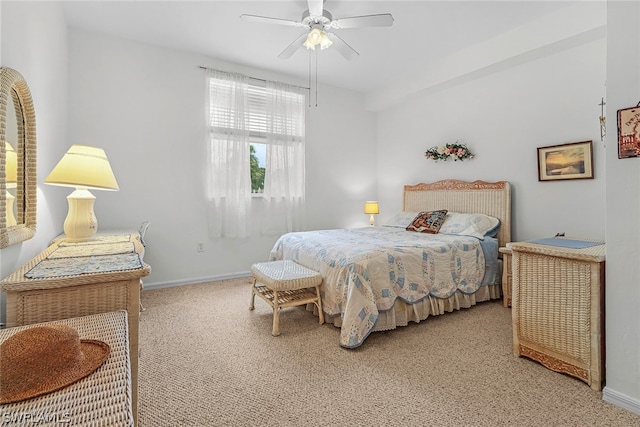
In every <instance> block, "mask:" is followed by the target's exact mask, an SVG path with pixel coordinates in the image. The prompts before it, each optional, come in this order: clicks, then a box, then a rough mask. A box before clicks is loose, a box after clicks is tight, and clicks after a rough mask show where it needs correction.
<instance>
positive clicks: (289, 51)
mask: <svg viewBox="0 0 640 427" xmlns="http://www.w3.org/2000/svg"><path fill="white" fill-rule="evenodd" d="M306 38H307V33H304V34H300V37H298V38H297V39H295V40H294V41H293V42H291V44H290V45H289V46H287V47H286V48H285V50H283V51H282V52H280V55H278V58H280V59H289V58H291V55H293V54H294V53H296V51H297V50H298V49H300V48H301V47H302V43H304V41H305V39H306Z"/></svg>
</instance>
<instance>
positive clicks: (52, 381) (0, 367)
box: [0, 325, 110, 404]
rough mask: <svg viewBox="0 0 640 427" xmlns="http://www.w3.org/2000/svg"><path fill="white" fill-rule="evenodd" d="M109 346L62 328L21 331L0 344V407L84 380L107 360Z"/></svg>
mask: <svg viewBox="0 0 640 427" xmlns="http://www.w3.org/2000/svg"><path fill="white" fill-rule="evenodd" d="M109 351H110V347H109V345H108V344H107V343H104V342H102V341H97V340H81V339H80V336H79V335H78V331H76V330H75V329H73V328H71V327H69V326H65V325H43V326H34V327H32V328H29V329H24V330H22V331H20V332H17V333H16V334H14V335H12V336H11V337H9V338H7V340H6V341H5V342H3V343H2V344H0V404H3V403H12V402H18V401H21V400H25V399H30V398H32V397H36V396H40V395H42V394H46V393H50V392H52V391H55V390H59V389H61V388H63V387H66V386H68V385H70V384H73V383H74V382H76V381H78V380H80V379H82V378H84V377H86V376H87V375H89V374H90V373H92V372H93V371H95V370H96V369H98V368H99V367H100V365H102V363H103V362H104V361H105V360H107V357H109Z"/></svg>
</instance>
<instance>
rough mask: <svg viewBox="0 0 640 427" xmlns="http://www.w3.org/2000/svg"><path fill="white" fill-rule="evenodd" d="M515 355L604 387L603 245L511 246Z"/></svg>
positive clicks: (527, 244)
mask: <svg viewBox="0 0 640 427" xmlns="http://www.w3.org/2000/svg"><path fill="white" fill-rule="evenodd" d="M511 249H512V251H513V295H512V319H513V350H514V353H515V354H516V355H518V356H526V357H528V358H531V359H534V360H536V361H538V362H540V363H542V364H543V365H544V366H546V367H548V368H549V369H552V370H554V371H557V372H562V373H565V374H568V375H572V376H574V377H576V378H579V379H581V380H582V381H584V382H586V383H587V384H589V385H590V386H591V388H592V389H594V390H600V389H601V388H602V385H603V383H604V378H605V375H604V366H605V364H604V361H605V350H604V277H605V275H604V268H605V245H604V243H600V244H598V245H596V246H590V247H586V248H582V249H569V248H566V247H557V246H548V245H541V244H535V243H527V242H520V243H511Z"/></svg>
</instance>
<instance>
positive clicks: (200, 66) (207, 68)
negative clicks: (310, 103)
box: [198, 65, 310, 90]
mask: <svg viewBox="0 0 640 427" xmlns="http://www.w3.org/2000/svg"><path fill="white" fill-rule="evenodd" d="M198 68H202V69H203V70H211V71H222V70H216V69H215V68H209V67H203V66H202V65H198ZM225 72H227V73H228V71H225ZM247 77H249V78H250V79H253V80H258V81H260V82H267V80H265V79H259V78H257V77H252V76H247ZM275 83H281V84H286V85H289V86H295V87H299V88H300V89H306V90H310V88H308V87H306V86H300V85H292V84H291V83H282V82H275Z"/></svg>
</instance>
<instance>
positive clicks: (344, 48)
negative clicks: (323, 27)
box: [327, 33, 360, 61]
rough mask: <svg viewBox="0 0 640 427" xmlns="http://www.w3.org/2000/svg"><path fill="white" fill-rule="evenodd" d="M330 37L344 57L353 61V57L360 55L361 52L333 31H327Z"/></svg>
mask: <svg viewBox="0 0 640 427" xmlns="http://www.w3.org/2000/svg"><path fill="white" fill-rule="evenodd" d="M327 36H328V37H329V39H330V40H331V41H332V42H333V45H332V46H334V47H335V48H336V49H337V50H338V52H340V54H341V55H342V56H344V59H346V60H347V61H351V60H352V59H353V58H355V57H357V56H360V54H359V53H358V52H357V51H356V50H355V49H354V48H352V47H351V46H349V45H348V44H347V43H346V42H345V41H344V40H342V39H341V38H340V37H338V36H337V35H335V34H333V33H327Z"/></svg>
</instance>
